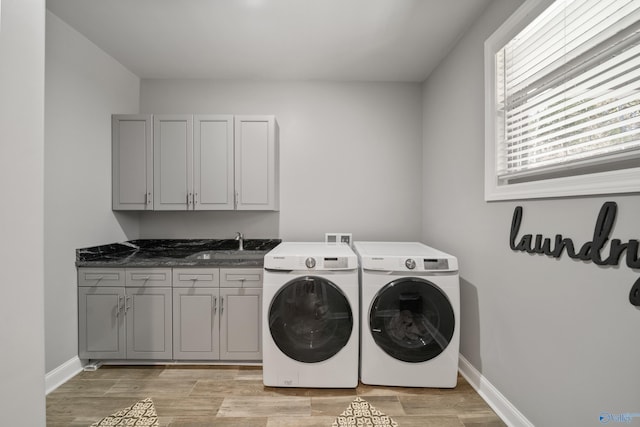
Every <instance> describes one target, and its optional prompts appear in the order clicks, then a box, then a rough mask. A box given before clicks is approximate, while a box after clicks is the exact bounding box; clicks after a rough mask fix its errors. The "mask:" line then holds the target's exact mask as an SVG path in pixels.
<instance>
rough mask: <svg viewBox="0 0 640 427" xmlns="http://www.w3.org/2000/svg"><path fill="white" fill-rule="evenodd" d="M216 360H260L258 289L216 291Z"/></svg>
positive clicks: (260, 295)
mask: <svg viewBox="0 0 640 427" xmlns="http://www.w3.org/2000/svg"><path fill="white" fill-rule="evenodd" d="M220 302H221V307H220V311H221V313H220V359H222V360H262V335H261V334H262V330H261V328H262V327H261V324H262V322H261V319H262V316H261V313H262V289H260V288H220Z"/></svg>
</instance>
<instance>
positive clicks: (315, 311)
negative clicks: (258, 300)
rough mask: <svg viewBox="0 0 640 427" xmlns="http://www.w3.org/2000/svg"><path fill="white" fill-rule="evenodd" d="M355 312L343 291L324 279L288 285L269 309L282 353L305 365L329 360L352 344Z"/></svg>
mask: <svg viewBox="0 0 640 427" xmlns="http://www.w3.org/2000/svg"><path fill="white" fill-rule="evenodd" d="M352 330H353V313H352V311H351V307H350V306H349V301H348V300H347V298H346V296H345V295H344V294H343V293H342V291H341V290H340V288H339V287H338V286H336V285H335V284H334V283H333V282H331V281H330V280H327V279H325V278H322V277H315V276H303V277H298V278H296V279H293V280H291V281H289V282H287V283H286V284H285V285H284V286H283V287H282V288H281V289H280V290H279V291H278V293H277V294H276V295H275V297H274V298H273V300H272V301H271V305H270V307H269V332H271V336H272V337H273V341H274V342H275V344H276V345H277V346H278V348H279V349H280V351H282V352H283V353H284V354H286V355H287V356H288V357H290V358H291V359H294V360H297V361H298V362H304V363H316V362H321V361H323V360H327V359H329V358H331V357H333V356H334V355H335V354H337V353H338V352H339V351H340V350H341V349H342V348H343V347H344V346H345V345H346V344H347V342H348V341H349V338H350V337H351V331H352Z"/></svg>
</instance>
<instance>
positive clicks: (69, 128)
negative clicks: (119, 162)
mask: <svg viewBox="0 0 640 427" xmlns="http://www.w3.org/2000/svg"><path fill="white" fill-rule="evenodd" d="M46 24H47V30H46V81H45V83H46V105H45V114H46V127H45V195H44V201H45V205H44V208H45V223H44V225H45V227H44V231H45V234H44V236H45V320H46V329H45V337H46V371H47V372H50V371H51V370H52V369H54V368H56V367H58V366H60V365H62V364H63V363H65V362H67V361H69V360H70V359H72V358H73V357H77V355H78V326H77V325H78V316H77V287H76V286H77V285H76V269H75V266H74V262H75V250H76V248H81V247H86V246H93V245H98V244H104V243H110V242H114V241H122V240H127V239H128V238H135V237H137V235H138V218H137V215H135V214H134V215H131V214H129V215H119V214H114V213H113V212H112V211H111V114H112V113H115V112H118V113H136V112H137V111H138V100H139V93H140V79H138V78H137V77H136V76H135V75H134V74H132V73H131V72H129V71H128V70H126V69H125V68H124V67H123V66H122V65H120V64H119V63H118V62H116V61H115V60H114V59H113V58H111V57H110V56H108V55H107V54H106V53H104V52H103V51H102V50H100V49H98V48H97V47H96V46H95V45H94V44H93V43H91V42H89V41H88V40H87V39H86V38H85V37H83V36H82V35H80V34H79V33H78V32H76V31H75V30H74V29H72V28H71V27H69V26H68V25H67V24H66V23H64V22H63V21H61V20H60V19H59V18H58V17H57V16H55V15H53V14H52V13H50V12H47V17H46Z"/></svg>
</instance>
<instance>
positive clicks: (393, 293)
mask: <svg viewBox="0 0 640 427" xmlns="http://www.w3.org/2000/svg"><path fill="white" fill-rule="evenodd" d="M455 322H456V320H455V315H454V313H453V307H452V306H451V303H450V302H449V299H448V298H447V296H446V295H445V294H444V293H443V292H442V291H441V290H440V288H438V287H437V286H436V285H434V284H433V283H431V282H429V281H427V280H423V279H420V278H408V279H406V278H405V279H399V280H395V281H393V282H391V283H388V284H387V285H385V287H384V288H382V289H381V290H380V292H378V294H377V295H376V297H375V298H374V300H373V303H372V305H371V309H370V311H369V327H370V331H371V334H372V335H373V339H374V340H375V342H376V344H377V345H378V346H379V347H380V348H381V349H382V350H384V351H385V352H386V353H387V354H388V355H390V356H391V357H393V358H395V359H398V360H402V361H404V362H413V363H418V362H425V361H427V360H430V359H433V358H434V357H436V356H438V355H439V354H440V353H442V352H443V351H444V349H445V348H446V347H447V346H448V345H449V342H450V341H451V338H452V337H453V330H454V328H455Z"/></svg>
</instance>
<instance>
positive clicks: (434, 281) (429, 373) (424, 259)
mask: <svg viewBox="0 0 640 427" xmlns="http://www.w3.org/2000/svg"><path fill="white" fill-rule="evenodd" d="M354 250H355V252H356V253H357V255H358V258H359V263H360V302H361V307H360V311H361V316H362V317H361V334H360V340H361V354H360V380H361V381H362V382H363V383H364V384H372V385H386V386H402V387H438V388H453V387H455V386H456V383H457V376H458V353H459V346H460V281H459V276H458V261H457V259H456V258H455V257H453V256H451V255H448V254H446V253H444V252H441V251H438V250H436V249H433V248H431V247H429V246H426V245H424V244H422V243H419V242H355V243H354Z"/></svg>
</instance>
